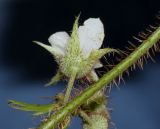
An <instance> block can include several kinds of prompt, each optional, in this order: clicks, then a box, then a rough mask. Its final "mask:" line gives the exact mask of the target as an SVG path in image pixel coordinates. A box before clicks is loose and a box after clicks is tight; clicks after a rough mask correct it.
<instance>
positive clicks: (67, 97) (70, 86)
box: [64, 71, 77, 103]
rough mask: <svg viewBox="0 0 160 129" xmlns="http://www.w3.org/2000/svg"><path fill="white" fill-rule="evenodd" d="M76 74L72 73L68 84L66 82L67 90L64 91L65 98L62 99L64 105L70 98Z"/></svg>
mask: <svg viewBox="0 0 160 129" xmlns="http://www.w3.org/2000/svg"><path fill="white" fill-rule="evenodd" d="M76 73H77V72H76V71H74V72H72V74H71V77H70V79H69V82H68V86H67V90H66V93H65V97H64V103H67V102H68V100H69V98H70V95H71V91H72V88H73V85H74V81H75V78H76Z"/></svg>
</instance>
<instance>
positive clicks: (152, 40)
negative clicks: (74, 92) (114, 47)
mask: <svg viewBox="0 0 160 129" xmlns="http://www.w3.org/2000/svg"><path fill="white" fill-rule="evenodd" d="M159 40H160V27H159V28H158V29H157V30H156V31H155V32H154V33H153V34H152V35H151V36H149V38H148V39H147V40H145V41H144V42H143V43H142V44H141V45H140V46H139V47H138V48H137V49H136V50H135V51H134V52H132V53H131V54H130V55H129V56H128V57H127V58H126V59H124V60H123V61H121V62H120V63H119V64H118V65H116V66H115V67H114V68H113V69H112V70H110V71H109V72H108V73H106V74H105V75H104V76H103V77H102V78H101V79H100V80H99V81H98V82H97V83H95V84H93V85H91V86H90V87H88V88H87V89H85V90H84V91H83V93H81V94H80V95H79V96H77V97H75V98H74V99H73V100H72V101H71V102H69V103H68V104H67V105H66V106H64V107H63V108H61V109H60V110H59V111H57V112H56V113H55V114H53V115H52V116H51V117H50V118H49V119H48V120H47V121H46V122H45V123H43V124H42V125H41V126H40V127H39V128H38V129H50V128H51V127H52V128H53V129H54V128H55V127H56V126H57V124H58V123H59V122H61V121H63V119H64V118H65V117H66V116H67V115H69V114H71V113H72V112H73V111H74V110H75V109H76V108H78V107H79V106H80V105H81V104H83V103H85V102H86V101H87V100H88V99H89V98H90V97H92V96H93V95H94V94H95V93H96V92H97V91H99V90H101V89H102V88H103V87H105V86H107V85H108V84H109V83H110V82H111V81H112V80H113V79H115V78H116V77H118V76H119V75H121V74H122V73H123V72H124V71H126V70H127V69H128V68H129V67H130V66H131V65H133V64H134V63H135V62H136V61H137V60H138V59H140V58H141V57H142V56H143V55H144V54H146V53H147V52H148V50H149V49H150V48H151V47H153V45H154V44H156V43H157V42H158V41H159Z"/></svg>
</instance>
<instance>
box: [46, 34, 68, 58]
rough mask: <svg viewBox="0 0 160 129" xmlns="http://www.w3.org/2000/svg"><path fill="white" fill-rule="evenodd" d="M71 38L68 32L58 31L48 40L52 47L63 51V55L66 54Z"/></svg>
mask: <svg viewBox="0 0 160 129" xmlns="http://www.w3.org/2000/svg"><path fill="white" fill-rule="evenodd" d="M69 38H70V37H69V35H68V34H67V33H66V32H56V33H54V34H52V35H51V36H50V37H49V38H48V41H49V43H50V44H51V46H52V47H54V48H56V49H57V50H58V51H61V52H62V53H63V55H65V52H66V47H67V44H68V41H69Z"/></svg>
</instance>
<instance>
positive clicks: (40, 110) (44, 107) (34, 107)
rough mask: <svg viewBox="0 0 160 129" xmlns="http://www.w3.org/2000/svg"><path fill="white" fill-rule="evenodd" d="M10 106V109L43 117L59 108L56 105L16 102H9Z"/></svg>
mask: <svg viewBox="0 0 160 129" xmlns="http://www.w3.org/2000/svg"><path fill="white" fill-rule="evenodd" d="M8 104H9V106H10V107H12V108H15V109H18V110H23V111H31V112H34V114H33V115H42V114H45V113H48V112H50V111H52V110H54V109H55V108H56V107H57V105H56V104H28V103H24V102H19V101H15V100H9V101H8Z"/></svg>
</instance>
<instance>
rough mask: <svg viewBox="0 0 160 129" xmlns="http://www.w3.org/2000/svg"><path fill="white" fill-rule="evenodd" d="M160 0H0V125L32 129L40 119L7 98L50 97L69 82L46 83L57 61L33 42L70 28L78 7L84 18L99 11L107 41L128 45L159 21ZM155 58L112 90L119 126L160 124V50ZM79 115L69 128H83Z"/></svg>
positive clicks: (143, 128)
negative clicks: (52, 85) (141, 32)
mask: <svg viewBox="0 0 160 129" xmlns="http://www.w3.org/2000/svg"><path fill="white" fill-rule="evenodd" d="M159 10H160V1H159V0H128V1H116V0H84V1H83V0H81V1H80V0H68V1H67V0H66V1H65V0H64V1H62V0H0V116H1V117H0V129H27V128H29V127H36V126H37V125H38V124H39V119H38V118H33V117H32V116H31V114H30V113H27V112H22V111H18V110H14V109H11V108H9V107H8V105H7V100H9V99H16V100H18V101H25V102H29V103H48V102H49V101H50V100H48V99H43V98H42V97H45V96H53V95H55V94H56V93H58V92H61V91H63V90H64V88H65V85H66V84H65V83H64V82H61V83H58V84H57V85H56V86H54V87H49V88H46V87H44V84H45V83H46V82H47V81H48V80H49V79H50V78H51V77H52V76H53V75H54V74H55V73H56V70H57V64H56V63H55V61H54V59H53V57H52V56H51V55H50V54H49V53H48V52H46V51H45V50H44V49H42V48H40V47H39V46H37V45H35V44H33V43H32V41H33V40H38V41H41V42H44V43H46V44H48V41H47V40H48V37H49V36H50V35H51V34H52V33H54V32H57V31H63V30H65V31H67V32H71V29H72V25H73V22H74V19H75V16H77V15H78V14H79V13H81V17H80V24H82V23H83V21H84V20H85V19H87V18H90V17H100V19H101V20H102V22H103V23H104V27H105V34H106V37H105V39H104V46H105V47H113V48H119V49H124V47H125V46H126V45H127V44H128V43H127V41H128V40H132V42H133V43H135V44H136V43H137V42H136V41H135V40H133V38H132V36H136V35H137V34H138V32H140V31H142V30H145V28H147V26H148V25H150V24H151V25H154V23H155V22H156V21H157V20H156V19H155V15H156V14H158V11H159ZM154 58H155V60H156V63H153V62H151V61H150V60H149V61H148V63H147V64H145V65H144V70H143V71H142V70H139V69H137V70H136V71H134V72H132V73H130V76H129V77H125V78H124V79H125V84H124V83H123V82H122V83H121V84H120V85H119V87H120V89H119V88H116V87H115V86H113V88H112V90H111V93H110V94H109V96H110V97H109V99H110V100H109V108H111V109H112V113H111V116H112V122H113V123H115V126H113V127H112V128H117V129H160V110H159V109H160V102H159V99H160V79H159V75H160V67H159V66H160V61H159V59H160V54H157V55H156V56H155V57H154ZM80 128H82V127H81V120H80V119H78V118H74V120H73V121H72V123H71V126H70V127H69V129H80Z"/></svg>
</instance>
